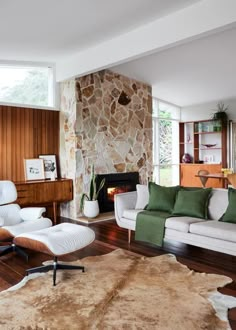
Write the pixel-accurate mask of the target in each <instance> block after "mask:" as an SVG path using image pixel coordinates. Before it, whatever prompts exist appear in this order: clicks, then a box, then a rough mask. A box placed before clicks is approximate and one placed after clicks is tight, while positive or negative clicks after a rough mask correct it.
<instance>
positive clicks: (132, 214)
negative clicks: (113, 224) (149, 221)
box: [123, 209, 143, 221]
mask: <svg viewBox="0 0 236 330" xmlns="http://www.w3.org/2000/svg"><path fill="white" fill-rule="evenodd" d="M142 211H143V210H140V209H139V210H124V213H123V218H126V219H129V220H133V221H136V218H137V215H138V213H140V212H142Z"/></svg>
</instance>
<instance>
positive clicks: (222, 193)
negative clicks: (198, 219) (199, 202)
mask: <svg viewBox="0 0 236 330" xmlns="http://www.w3.org/2000/svg"><path fill="white" fill-rule="evenodd" d="M227 206H228V189H223V188H213V189H212V193H211V196H210V200H209V205H208V217H209V219H212V220H219V219H220V218H221V217H222V215H223V214H224V213H225V211H226V209H227Z"/></svg>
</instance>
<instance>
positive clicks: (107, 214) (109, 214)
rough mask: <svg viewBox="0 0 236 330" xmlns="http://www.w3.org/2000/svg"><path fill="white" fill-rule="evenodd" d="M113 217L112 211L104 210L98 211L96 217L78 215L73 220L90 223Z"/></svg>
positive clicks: (112, 218)
mask: <svg viewBox="0 0 236 330" xmlns="http://www.w3.org/2000/svg"><path fill="white" fill-rule="evenodd" d="M114 219H115V214H114V212H105V213H100V214H99V215H98V216H97V217H96V218H87V217H79V218H77V219H74V220H76V221H79V222H83V223H87V224H92V223H95V222H101V221H107V220H114Z"/></svg>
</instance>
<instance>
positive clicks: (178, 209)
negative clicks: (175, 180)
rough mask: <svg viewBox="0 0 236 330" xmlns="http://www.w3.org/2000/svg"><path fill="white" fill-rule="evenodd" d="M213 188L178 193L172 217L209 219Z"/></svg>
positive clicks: (181, 190)
mask: <svg viewBox="0 0 236 330" xmlns="http://www.w3.org/2000/svg"><path fill="white" fill-rule="evenodd" d="M210 193H211V188H206V189H198V190H188V191H187V190H183V189H180V190H179V191H178V194H177V197H176V202H175V206H174V210H173V212H172V215H183V216H189V217H196V218H203V219H207V215H208V209H207V207H208V201H209V196H210Z"/></svg>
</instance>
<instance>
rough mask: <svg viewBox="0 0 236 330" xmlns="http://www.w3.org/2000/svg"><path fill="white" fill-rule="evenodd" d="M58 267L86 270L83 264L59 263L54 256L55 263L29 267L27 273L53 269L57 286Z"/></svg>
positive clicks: (54, 281)
mask: <svg viewBox="0 0 236 330" xmlns="http://www.w3.org/2000/svg"><path fill="white" fill-rule="evenodd" d="M58 269H80V270H82V272H84V267H83V266H75V265H65V264H59V263H58V261H57V257H54V261H53V264H50V265H45V266H39V267H34V268H30V269H27V270H26V275H29V274H33V273H40V272H48V271H49V270H53V286H55V285H56V276H57V270H58Z"/></svg>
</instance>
